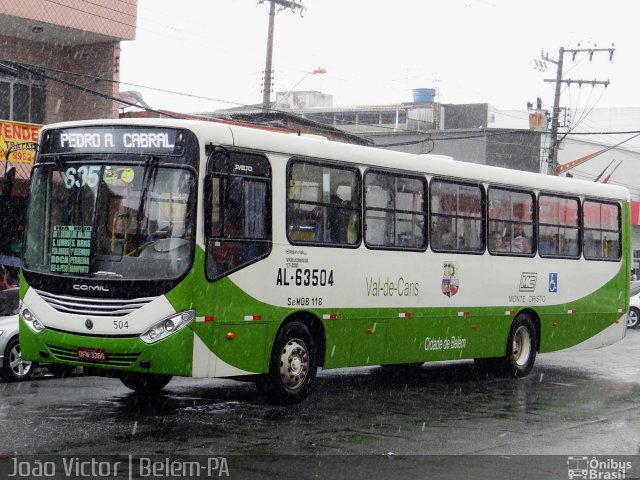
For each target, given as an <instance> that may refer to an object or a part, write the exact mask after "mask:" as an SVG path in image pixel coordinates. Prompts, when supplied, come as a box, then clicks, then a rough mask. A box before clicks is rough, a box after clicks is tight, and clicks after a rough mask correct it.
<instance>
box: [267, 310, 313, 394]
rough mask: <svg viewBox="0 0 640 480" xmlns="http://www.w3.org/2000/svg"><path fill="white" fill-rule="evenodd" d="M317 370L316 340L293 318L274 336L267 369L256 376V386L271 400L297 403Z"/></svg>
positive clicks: (309, 389)
mask: <svg viewBox="0 0 640 480" xmlns="http://www.w3.org/2000/svg"><path fill="white" fill-rule="evenodd" d="M317 370H318V354H317V352H316V342H314V340H313V336H312V335H311V332H310V331H309V328H308V327H307V326H306V325H305V324H303V323H301V322H298V321H294V322H291V323H287V324H286V325H285V326H283V327H282V328H281V329H280V331H279V332H278V334H277V335H276V339H275V341H274V342H273V348H272V350H271V358H270V360H269V372H268V373H267V374H266V375H263V376H261V377H260V378H258V379H256V380H257V381H256V386H257V387H258V390H259V391H260V393H261V394H262V395H263V396H264V397H265V399H266V400H267V401H268V402H270V403H275V404H280V405H290V404H294V403H299V402H301V401H303V400H304V399H305V398H306V397H307V395H309V392H310V391H311V389H312V387H313V386H314V384H315V376H316V372H317Z"/></svg>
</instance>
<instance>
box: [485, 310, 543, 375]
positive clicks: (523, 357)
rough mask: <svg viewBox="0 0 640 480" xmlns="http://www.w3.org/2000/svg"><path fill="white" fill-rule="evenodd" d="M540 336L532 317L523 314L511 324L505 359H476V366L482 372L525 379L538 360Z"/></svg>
mask: <svg viewBox="0 0 640 480" xmlns="http://www.w3.org/2000/svg"><path fill="white" fill-rule="evenodd" d="M537 346H538V335H537V331H536V328H535V325H534V323H533V320H532V319H531V317H530V316H529V315H528V314H526V313H522V314H520V315H518V316H517V317H516V318H515V320H514V321H513V323H512V324H511V330H510V331H509V337H508V339H507V350H506V355H505V356H504V357H498V358H476V359H475V365H476V367H478V368H479V369H480V370H481V371H485V372H490V373H495V374H498V375H507V376H509V377H513V378H520V377H525V376H527V375H528V374H529V372H531V369H532V368H533V364H534V363H535V360H536V351H537Z"/></svg>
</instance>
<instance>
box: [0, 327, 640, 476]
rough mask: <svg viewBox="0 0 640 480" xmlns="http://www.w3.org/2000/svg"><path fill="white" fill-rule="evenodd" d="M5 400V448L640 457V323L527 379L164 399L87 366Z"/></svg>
mask: <svg viewBox="0 0 640 480" xmlns="http://www.w3.org/2000/svg"><path fill="white" fill-rule="evenodd" d="M0 398H1V399H2V400H1V402H0V425H2V435H0V455H16V454H25V453H29V454H64V455H96V454H120V455H122V454H128V453H134V454H136V455H143V454H163V455H164V454H167V455H168V454H171V455H175V454H188V455H192V454H193V455H200V454H204V455H230V456H240V457H238V458H243V457H245V456H246V457H247V458H249V457H250V456H252V455H257V456H265V455H311V456H319V457H317V458H332V457H330V456H331V455H374V456H386V458H389V457H391V456H394V455H398V456H402V455H412V456H413V455H436V456H441V455H460V454H481V455H482V454H487V455H502V456H509V455H525V454H526V455H638V454H639V453H640V409H639V408H638V406H639V405H640V331H633V330H632V331H629V332H628V334H627V337H626V338H625V339H624V340H623V341H622V342H619V343H618V344H616V345H613V346H610V347H607V348H605V349H601V350H595V351H585V352H572V353H554V354H546V355H542V356H539V357H538V359H537V362H536V367H535V368H534V370H533V372H532V373H531V374H530V375H529V376H528V377H527V378H525V379H520V380H511V379H505V378H496V377H489V378H486V377H483V376H482V375H481V374H479V373H478V372H477V371H476V370H475V369H474V367H473V363H471V362H461V363H437V364H427V365H425V366H423V367H422V369H421V370H420V371H419V372H418V373H417V374H415V373H414V374H402V373H401V374H397V373H389V372H386V371H385V370H383V369H382V368H358V369H350V370H332V371H325V372H321V373H320V374H319V377H318V382H317V390H316V391H315V392H314V394H313V395H312V396H311V397H309V398H308V399H307V400H306V401H305V402H304V403H302V404H300V405H295V406H290V407H276V406H271V405H268V404H266V403H264V402H263V401H262V400H261V399H260V398H259V396H258V394H257V392H256V389H255V387H254V386H253V384H251V383H240V382H233V381H226V380H194V379H174V380H173V381H172V382H171V383H170V384H169V386H168V387H167V388H166V389H165V393H164V395H162V396H160V397H158V398H156V399H153V400H150V399H146V398H142V397H139V396H137V395H136V394H133V393H131V392H130V391H129V390H128V389H127V388H126V387H124V386H123V385H122V384H121V383H120V382H119V381H118V380H115V379H107V378H98V377H85V376H82V375H79V374H78V375H75V376H73V377H71V378H64V379H55V378H52V377H43V376H42V375H40V376H39V378H36V379H34V380H32V381H29V382H26V383H0ZM323 456H326V457H323ZM565 463H566V460H565ZM639 467H640V465H639ZM636 473H638V472H636ZM406 478H410V477H406Z"/></svg>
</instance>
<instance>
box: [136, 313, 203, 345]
mask: <svg viewBox="0 0 640 480" xmlns="http://www.w3.org/2000/svg"><path fill="white" fill-rule="evenodd" d="M195 316H196V311H195V310H187V311H186V312H182V313H176V314H175V315H171V316H170V317H167V318H164V319H162V320H160V321H159V322H158V323H156V324H155V325H154V326H153V327H151V328H150V329H149V330H147V331H146V332H144V333H143V334H142V335H140V338H141V339H142V341H143V342H145V343H155V342H159V341H160V340H162V339H163V338H167V337H168V336H169V335H173V334H174V333H176V332H177V331H178V330H180V329H181V328H182V327H184V326H185V325H187V324H188V323H189V322H190V321H191V320H193V319H194V317H195Z"/></svg>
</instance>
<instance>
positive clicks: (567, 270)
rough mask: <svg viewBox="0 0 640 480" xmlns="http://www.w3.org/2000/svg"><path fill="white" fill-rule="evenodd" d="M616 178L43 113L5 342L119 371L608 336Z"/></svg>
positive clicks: (500, 349) (618, 209) (287, 362)
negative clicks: (13, 325)
mask: <svg viewBox="0 0 640 480" xmlns="http://www.w3.org/2000/svg"><path fill="white" fill-rule="evenodd" d="M629 210H630V198H629V193H628V191H627V190H626V189H625V188H622V187H618V186H612V185H602V184H598V183H589V182H583V181H578V180H574V179H565V178H558V177H552V176H546V175H539V174H533V173H526V172H519V171H514V170H508V169H501V168H495V167H488V166H485V165H478V164H474V163H462V162H457V161H453V160H451V159H450V158H447V157H442V156H434V155H420V156H418V155H412V154H406V153H400V152H391V151H387V150H380V149H375V148H370V147H362V146H355V145H348V144H342V143H336V142H331V141H327V140H325V139H321V138H311V137H305V136H300V135H288V134H283V133H276V132H270V131H263V130H260V129H256V128H246V127H241V126H235V125H227V124H221V123H211V122H197V121H182V120H155V119H144V120H141V119H139V120H126V121H123V120H104V121H87V122H70V123H63V124H55V125H50V126H47V127H45V128H44V129H43V130H42V132H41V135H40V146H39V153H38V156H37V160H36V162H35V166H34V168H33V173H32V186H31V193H30V198H29V205H28V218H27V229H26V237H25V245H24V249H23V251H24V256H23V268H22V276H21V281H20V290H21V292H20V294H21V299H22V303H21V309H20V342H21V345H22V352H23V357H25V358H26V359H28V360H31V361H43V362H44V361H46V362H48V363H57V364H62V365H82V366H83V367H85V369H88V370H91V371H94V372H99V373H101V374H104V375H108V376H115V377H119V378H120V379H121V380H122V381H123V383H124V384H125V385H127V386H128V387H130V388H132V389H134V390H139V391H147V392H150V391H156V390H159V389H161V388H163V387H164V386H165V385H166V384H167V383H168V382H169V380H170V379H171V377H172V376H176V375H177V376H186V377H208V378H219V377H225V378H237V379H242V380H247V379H253V380H255V382H256V385H258V388H259V389H260V390H261V391H262V392H263V393H264V394H265V395H266V397H267V398H268V399H270V400H273V401H277V402H283V403H287V402H297V401H301V400H302V399H304V398H305V397H306V395H307V394H308V392H309V390H310V388H311V387H312V386H313V384H314V378H315V376H316V372H317V369H318V368H324V369H331V368H339V367H349V366H363V365H384V366H390V365H405V366H416V365H422V363H424V362H429V361H435V360H461V359H474V360H475V362H476V364H477V366H478V367H479V368H482V369H490V370H495V371H498V372H502V373H505V374H508V375H511V376H515V377H518V376H523V375H526V374H527V373H529V371H530V370H531V368H532V366H533V363H534V360H535V357H536V354H537V353H542V352H551V351H556V350H562V349H584V348H598V347H602V346H604V345H609V344H611V343H613V342H616V341H618V340H620V339H622V338H623V337H624V336H625V333H626V321H625V320H626V314H627V309H628V302H629V276H630V262H631V258H630V252H631V248H630V237H631V236H630V226H629V225H630V222H629V217H630V212H629Z"/></svg>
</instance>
